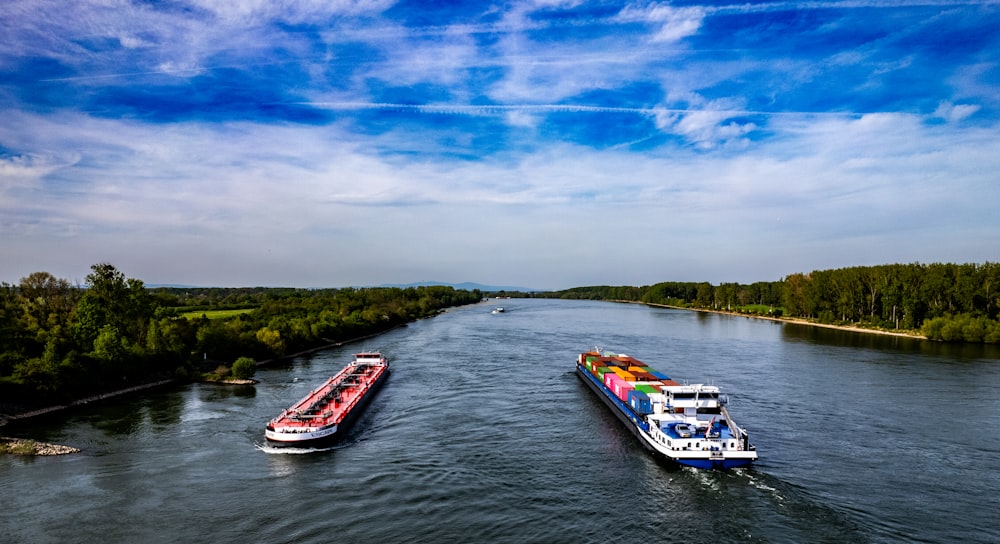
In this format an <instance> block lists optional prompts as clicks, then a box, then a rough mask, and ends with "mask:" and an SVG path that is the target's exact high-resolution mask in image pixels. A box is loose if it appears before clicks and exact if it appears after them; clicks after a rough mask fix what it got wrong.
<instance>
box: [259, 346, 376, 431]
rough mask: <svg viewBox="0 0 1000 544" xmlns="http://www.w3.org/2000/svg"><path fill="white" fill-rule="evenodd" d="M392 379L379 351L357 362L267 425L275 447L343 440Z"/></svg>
mask: <svg viewBox="0 0 1000 544" xmlns="http://www.w3.org/2000/svg"><path fill="white" fill-rule="evenodd" d="M388 375H389V361H388V360H387V359H386V358H385V357H383V356H382V354H381V353H379V352H377V351H368V352H363V353H356V354H355V355H354V360H353V361H351V362H350V364H348V365H347V366H345V367H344V368H343V369H342V370H341V371H340V372H338V373H337V374H335V375H334V376H332V377H330V379H328V380H327V381H326V382H325V383H324V384H323V385H321V386H320V387H318V388H316V389H314V390H313V391H311V392H310V393H309V394H308V395H306V396H305V398H303V399H302V400H300V401H298V402H296V403H295V404H293V405H292V406H291V407H290V408H288V409H286V410H285V411H283V412H281V415H279V416H278V417H276V418H274V419H272V420H271V421H269V422H268V424H267V429H266V430H265V432H264V437H265V438H267V440H268V442H270V443H271V444H274V445H286V446H311V445H315V444H317V443H319V442H327V441H331V440H333V439H334V438H336V437H338V436H341V435H342V434H343V433H344V432H345V431H347V429H348V428H349V427H350V425H351V424H352V423H353V422H354V420H356V419H357V417H358V415H359V414H360V413H361V412H362V411H363V408H364V405H365V404H367V403H368V401H369V400H371V397H372V396H374V394H375V391H376V390H377V389H378V388H379V386H381V385H382V383H383V382H384V381H385V379H386V378H387V377H388Z"/></svg>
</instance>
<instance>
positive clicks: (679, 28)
mask: <svg viewBox="0 0 1000 544" xmlns="http://www.w3.org/2000/svg"><path fill="white" fill-rule="evenodd" d="M705 16H706V11H705V8H702V7H700V6H695V7H683V8H676V7H673V6H671V5H668V4H649V5H645V6H628V7H626V8H625V9H623V10H622V11H621V12H620V13H619V14H618V17H617V19H618V20H619V21H622V22H645V23H650V24H655V25H658V26H659V30H657V31H656V33H655V34H653V36H652V37H651V40H652V41H653V42H676V41H679V40H682V39H684V38H687V37H688V36H693V35H695V34H697V33H698V30H699V29H700V28H701V23H702V20H703V19H704V18H705Z"/></svg>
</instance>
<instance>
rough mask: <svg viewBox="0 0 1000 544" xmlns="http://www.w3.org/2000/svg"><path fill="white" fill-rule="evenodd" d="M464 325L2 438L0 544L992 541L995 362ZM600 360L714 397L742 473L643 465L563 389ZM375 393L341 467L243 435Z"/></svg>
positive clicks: (628, 319) (870, 340) (574, 319)
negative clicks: (9, 445) (744, 447)
mask: <svg viewBox="0 0 1000 544" xmlns="http://www.w3.org/2000/svg"><path fill="white" fill-rule="evenodd" d="M503 305H504V306H505V308H506V312H504V313H502V314H491V313H490V310H491V309H492V306H490V305H489V304H477V305H473V306H466V307H462V308H457V309H453V310H451V311H448V312H447V313H444V314H442V315H439V316H437V317H434V318H432V319H426V320H421V321H418V322H415V323H411V324H410V325H408V326H406V327H403V328H399V329H396V330H393V331H390V332H388V333H386V334H384V335H382V336H379V337H377V338H373V339H370V340H367V341H366V342H365V343H364V344H358V345H348V346H343V347H340V348H335V349H329V350H326V351H321V352H318V353H315V354H312V355H309V356H305V357H300V358H298V359H295V360H293V361H290V362H289V363H287V364H282V365H279V366H270V367H265V368H261V369H260V370H259V371H258V373H257V375H256V376H255V377H256V379H258V380H259V382H260V383H258V384H257V385H255V386H219V385H209V384H191V385H185V386H177V387H171V388H167V389H163V390H158V391H154V392H151V393H147V394H144V395H142V396H141V397H133V398H128V399H118V400H114V401H110V402H106V403H101V404H98V405H94V406H90V407H86V408H83V409H80V410H76V411H74V412H72V413H71V414H64V415H62V416H60V417H58V418H48V419H44V420H33V421H30V422H28V423H23V424H19V426H18V427H11V426H8V427H6V428H4V430H3V432H4V434H6V435H14V436H22V437H28V438H34V439H37V440H42V441H48V442H55V443H60V444H66V445H70V446H74V447H77V448H80V449H81V450H82V452H81V453H78V454H73V455H67V456H59V457H39V458H30V457H28V458H26V457H19V456H13V455H0V494H2V502H0V542H4V543H21V542H23V543H32V544H34V543H46V542H80V543H87V542H94V543H98V542H100V543H105V542H147V543H148V542H204V541H212V542H250V541H255V542H268V543H275V542H296V543H298V542H317V543H318V542H348V543H349V542H427V543H432V542H433V543H439V542H511V543H515V542H516V543H521V542H556V543H558V542H567V543H586V542H593V543H604V542H651V541H652V542H681V541H686V542H873V543H889V542H893V543H895V542H954V541H959V540H961V541H963V542H966V543H971V542H1000V524H998V523H997V521H996V520H997V512H1000V498H998V492H1000V466H998V461H1000V395H998V394H997V391H998V390H1000V352H998V351H997V350H996V347H995V346H993V347H991V346H949V345H946V344H937V343H930V342H926V341H920V340H914V339H906V338H897V337H882V336H877V335H866V334H861V333H848V332H842V331H836V330H827V329H821V328H815V327H808V326H801V325H789V324H782V323H776V322H771V321H765V320H755V319H748V318H742V317H736V316H729V315H718V314H705V313H698V312H689V311H683V310H675V309H667V308H651V307H646V306H642V305H636V304H616V303H606V302H591V301H560V300H534V299H513V300H505V301H503ZM594 346H602V347H604V348H606V349H609V350H613V351H617V352H621V353H627V354H629V355H632V356H635V357H637V358H639V359H641V360H643V361H645V362H646V363H648V364H649V365H650V366H653V367H654V368H656V369H659V370H662V371H665V372H667V373H668V374H670V375H671V377H673V378H674V379H678V380H687V381H690V382H692V383H695V382H702V383H711V384H715V385H718V386H720V387H721V388H722V389H723V391H724V392H726V393H728V394H729V396H730V399H731V402H730V411H731V413H732V415H733V417H734V418H735V419H736V421H737V422H738V423H739V424H740V425H741V426H744V427H746V428H747V429H748V430H749V431H750V433H751V440H752V442H753V443H754V444H755V445H756V446H757V450H758V453H759V455H760V460H759V462H758V463H757V464H756V465H755V466H754V467H753V468H751V469H741V470H734V471H728V472H717V471H716V472H706V471H698V470H695V469H688V468H678V467H676V466H672V465H670V464H667V463H665V462H662V461H658V460H656V459H655V458H653V457H652V456H651V455H650V454H649V453H648V452H647V451H646V450H644V449H643V448H642V447H641V446H640V445H639V443H638V441H637V439H636V438H635V437H633V436H632V435H631V434H629V433H628V432H627V431H626V430H625V429H623V428H622V427H621V425H620V423H619V421H618V420H617V419H616V418H615V417H614V416H613V415H612V414H611V413H610V412H609V411H608V410H607V408H606V407H605V406H604V405H603V404H602V403H601V402H600V401H599V400H598V399H597V398H595V397H594V395H593V393H592V392H591V391H590V390H589V389H587V388H586V387H585V386H584V385H583V384H582V383H581V382H580V380H579V379H578V378H577V376H576V375H575V374H574V372H573V370H574V362H575V360H576V356H577V355H578V354H579V353H580V352H582V351H586V350H588V349H589V348H592V347H594ZM374 348H377V349H380V350H381V351H382V352H383V353H384V354H385V355H386V356H387V357H389V359H390V361H391V363H392V365H393V371H392V375H391V376H390V377H389V380H388V381H387V382H386V384H385V387H384V388H383V389H382V390H381V391H379V393H378V395H377V396H376V397H375V398H374V399H373V402H372V403H371V404H370V405H369V407H368V409H367V410H366V411H365V413H364V415H363V416H362V418H361V419H360V420H359V421H358V424H357V425H356V426H355V427H354V429H353V430H352V431H351V432H350V433H349V434H348V436H347V437H346V438H345V440H344V441H343V442H342V443H339V444H337V445H336V446H335V447H333V448H329V449H327V450H325V451H309V452H304V451H301V450H282V451H280V452H279V451H277V450H273V449H271V448H268V447H266V446H264V445H263V444H262V443H263V441H264V440H263V427H264V424H265V423H266V421H267V420H268V419H269V418H271V417H273V416H275V415H277V414H278V413H279V412H281V410H282V409H283V408H285V407H287V406H288V405H290V404H291V403H292V402H294V401H295V400H297V399H299V398H300V397H302V396H304V395H305V394H306V393H307V392H308V390H309V389H311V388H312V387H315V386H316V385H318V384H319V383H321V382H322V381H323V380H324V379H325V378H326V377H328V376H329V375H331V374H333V373H334V372H335V371H336V370H338V369H339V368H340V367H342V366H343V365H344V364H345V363H347V362H348V361H349V360H350V359H351V356H352V354H353V352H355V351H360V350H361V349H374Z"/></svg>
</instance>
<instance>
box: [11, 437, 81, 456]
mask: <svg viewBox="0 0 1000 544" xmlns="http://www.w3.org/2000/svg"><path fill="white" fill-rule="evenodd" d="M79 451H80V450H79V449H77V448H71V447H69V446H62V445H59V444H49V443H47V442H36V441H35V440H28V439H24V438H11V437H9V436H0V453H9V454H11V455H66V454H69V453H79Z"/></svg>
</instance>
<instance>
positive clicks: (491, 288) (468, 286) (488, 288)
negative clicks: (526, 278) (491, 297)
mask: <svg viewBox="0 0 1000 544" xmlns="http://www.w3.org/2000/svg"><path fill="white" fill-rule="evenodd" d="M429 285H444V286H446V287H454V288H455V289H464V290H466V291H472V290H474V289H479V290H480V291H483V292H486V293H496V292H497V291H517V292H521V293H536V292H539V291H544V289H533V288H531V287H515V286H511V285H483V284H481V283H473V282H469V281H466V282H462V283H446V282H442V281H420V282H416V283H406V284H400V283H393V284H384V285H379V287H400V288H406V287H426V286H429Z"/></svg>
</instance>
